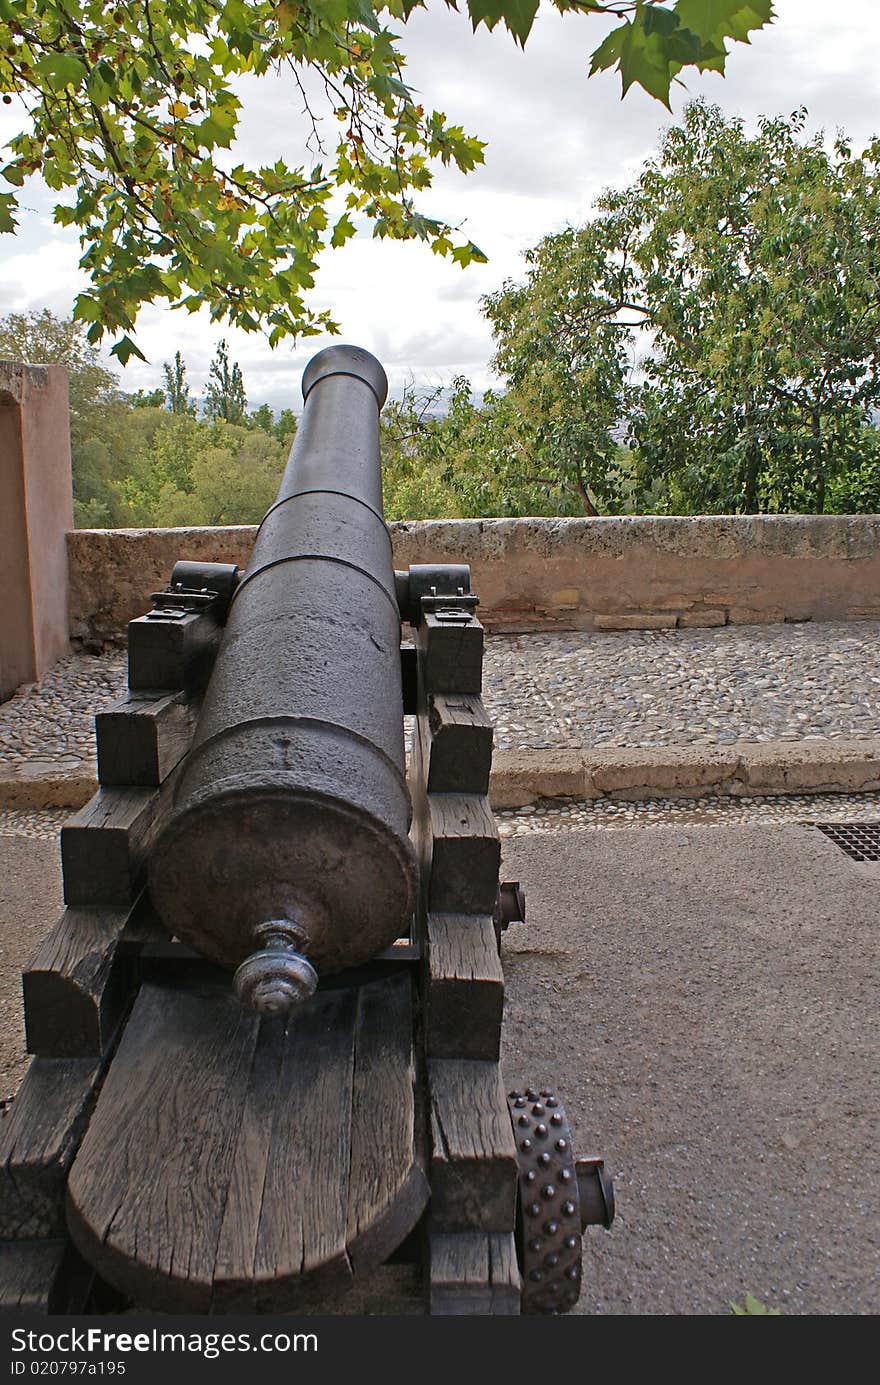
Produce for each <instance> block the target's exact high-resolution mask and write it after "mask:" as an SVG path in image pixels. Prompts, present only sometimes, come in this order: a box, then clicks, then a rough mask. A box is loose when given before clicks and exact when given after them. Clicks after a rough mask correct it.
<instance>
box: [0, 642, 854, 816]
mask: <svg viewBox="0 0 880 1385" xmlns="http://www.w3.org/2000/svg"><path fill="white" fill-rule="evenodd" d="M878 647H880V623H878V622H875V621H859V622H829V623H828V624H816V625H814V624H804V625H764V626H726V627H723V628H721V629H716V630H676V631H666V630H660V631H655V630H633V631H626V632H620V633H617V632H615V633H608V634H602V633H579V632H569V633H566V632H561V633H551V634H533V635H490V636H488V637H487V641H486V664H485V674H484V693H483V696H484V701H485V703H486V707H487V710H488V712H489V714H490V716H491V717H492V718H493V721H494V723H495V744H496V746H497V747H498V748H499V749H505V750H509V749H516V748H518V747H523V748H530V749H543V748H548V749H549V748H560V747H574V748H576V747H588V748H589V747H599V746H633V747H638V746H645V747H647V746H663V745H695V744H703V745H724V744H728V743H732V742H733V741H743V740H745V741H771V740H783V741H798V740H812V739H843V738H846V739H850V738H857V739H858V738H861V737H864V738H870V737H874V736H880V659H878ZM124 691H125V654H124V652H122V651H119V650H115V651H112V652H110V653H107V654H102V655H87V654H83V655H72V656H71V657H70V658H67V659H64V660H62V661H61V662H60V663H59V664H57V665H56V666H55V667H54V668H53V669H52V670H51V671H50V672H49V673H47V674H46V676H45V677H44V678H43V679H41V680H40V682H39V683H33V684H30V685H28V686H27V687H24V688H21V689H19V691H18V692H17V693H16V695H15V696H14V697H13V698H11V699H10V700H9V701H8V702H5V703H4V704H3V705H2V706H0V772H2V770H3V769H7V770H13V771H14V770H15V769H16V768H21V767H22V766H24V765H27V766H28V770H29V773H31V774H34V773H44V774H46V775H52V774H58V773H62V774H63V773H65V772H68V773H69V772H74V771H76V770H77V769H82V768H87V769H90V770H91V771H92V772H94V763H95V751H94V745H95V736H94V716H95V713H96V712H98V711H101V710H103V709H104V708H105V707H108V706H109V705H110V704H111V703H112V702H114V701H116V699H117V698H119V697H121V696H122V695H123V694H124ZM68 816H69V814H68V813H66V812H65V811H63V810H60V809H57V810H52V811H40V812H36V811H34V812H22V811H14V810H2V809H0V833H10V832H13V833H16V834H21V835H24V836H34V837H52V836H55V834H56V833H57V832H58V829H59V827H60V826H61V824H62V823H63V822H64V821H66V819H67V817H68ZM877 817H880V810H878V806H877V800H876V798H874V797H873V796H871V795H853V796H851V795H840V794H832V795H822V796H818V797H816V796H812V797H809V798H794V797H786V798H767V799H761V798H749V799H738V798H717V797H709V798H705V799H701V800H700V801H699V803H694V802H693V801H692V800H689V799H682V800H674V799H673V800H669V799H664V800H659V801H647V802H643V803H638V802H633V803H624V802H610V801H599V802H588V803H582V802H577V801H573V800H558V799H557V800H553V801H552V802H551V801H547V802H543V803H538V804H534V805H529V806H528V807H526V808H523V809H518V810H516V811H508V812H501V813H499V814H498V819H499V828H500V831H501V835H502V836H514V835H522V834H524V833H528V832H535V831H546V830H548V829H556V830H582V829H584V828H613V827H626V826H633V825H636V824H638V825H640V826H644V827H650V826H651V825H652V824H669V823H670V822H672V821H681V822H694V821H699V822H710V821H718V822H722V823H729V824H734V823H747V822H753V821H758V820H760V821H768V822H770V821H773V822H803V821H818V820H828V821H840V820H845V819H852V820H862V821H866V820H872V819H874V818H877Z"/></svg>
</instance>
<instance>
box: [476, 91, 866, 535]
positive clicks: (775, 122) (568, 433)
mask: <svg viewBox="0 0 880 1385" xmlns="http://www.w3.org/2000/svg"><path fill="white" fill-rule="evenodd" d="M805 120H806V112H805V111H803V110H801V111H798V112H796V113H795V114H794V115H793V116H791V117H790V118H789V119H782V118H777V119H765V120H762V121H761V122H760V124H759V129H758V132H757V134H756V135H754V136H747V135H746V133H745V129H744V125H743V122H742V121H741V120H738V119H730V120H728V119H725V117H724V116H723V114H722V113H721V111H720V110H719V109H718V108H717V107H713V106H708V105H706V104H704V103H702V102H693V103H691V104H690V105H689V106H688V107H687V108H686V110H685V113H684V119H683V123H682V124H681V125H680V126H676V127H673V128H672V129H670V130H669V131H668V132H667V134H666V136H665V138H664V140H663V143H662V146H661V149H660V151H659V154H658V155H657V157H656V158H654V159H652V160H651V161H649V162H648V163H647V164H646V166H645V168H644V170H643V172H642V174H641V176H640V177H639V178H638V179H637V180H636V182H635V183H634V184H633V185H632V186H631V187H629V188H627V189H625V190H624V191H622V192H614V193H608V194H606V195H605V196H604V197H603V198H602V199H600V202H599V204H598V214H597V216H596V217H595V218H594V219H593V220H592V221H591V222H590V223H589V224H588V225H587V226H585V227H583V228H581V229H579V230H572V229H569V230H567V231H565V232H563V233H561V234H560V235H557V236H551V237H547V238H546V239H545V240H544V241H542V242H541V243H540V245H539V246H538V247H537V248H536V249H535V250H533V251H532V252H531V253H530V255H529V256H528V261H529V266H530V268H529V273H528V276H527V279H526V282H525V283H524V284H522V285H511V284H508V285H505V287H504V289H503V290H502V291H501V292H500V293H498V294H496V295H493V296H491V297H490V298H489V299H488V300H487V301H486V311H487V313H488V314H489V316H490V318H491V320H492V323H493V327H494V330H495V333H496V337H497V340H498V356H497V361H498V364H499V366H500V368H501V369H502V370H504V371H505V372H506V373H507V375H508V378H509V379H510V382H511V394H512V395H513V397H514V400H515V402H516V405H517V407H518V408H519V410H520V412H521V414H522V415H523V418H524V419H525V420H526V421H527V425H528V429H529V434H530V443H529V445H530V449H531V453H532V456H533V458H534V459H535V460H536V461H538V462H543V463H545V464H547V465H548V466H549V467H550V468H552V470H553V471H555V473H556V474H558V476H559V477H560V478H561V479H562V480H563V481H564V482H565V484H566V486H567V487H568V488H571V486H575V487H579V486H580V481H579V479H578V475H577V470H578V468H579V469H580V472H581V480H582V481H583V482H584V483H585V485H586V487H587V490H588V492H589V497H590V498H592V500H594V501H595V502H596V507H598V505H599V502H600V501H604V503H605V506H606V507H607V508H609V509H613V508H616V507H619V506H620V505H621V504H622V503H625V502H624V496H625V492H626V487H627V484H630V483H632V482H633V481H634V482H635V484H636V488H637V489H638V487H639V486H641V487H642V489H643V492H644V493H645V494H648V493H650V496H651V502H652V503H653V504H655V505H658V506H659V507H660V508H662V509H669V510H684V511H685V512H687V511H731V510H732V511H747V512H753V511H756V510H770V511H778V510H818V511H821V510H823V509H825V508H827V506H828V504H829V503H835V504H836V503H838V502H839V501H840V498H841V497H842V495H843V494H844V493H845V491H846V488H845V487H843V488H841V486H840V485H839V484H838V480H839V478H840V477H842V476H845V475H846V474H847V472H848V470H849V468H850V467H851V466H853V465H854V464H856V463H857V462H859V461H860V459H864V457H865V436H866V435H865V428H866V426H867V425H868V423H869V421H870V418H871V413H872V410H874V409H876V407H877V405H878V402H880V371H878V362H880V307H878V298H877V285H878V282H880V141H877V140H874V141H872V142H871V144H870V145H869V147H868V148H867V150H865V151H864V153H862V154H860V155H854V154H853V152H852V150H851V148H850V146H849V144H848V143H847V141H846V140H845V139H843V138H842V137H838V139H837V140H836V141H835V143H834V145H833V147H832V148H831V149H830V150H829V149H827V148H826V146H825V143H824V140H823V138H822V136H821V135H816V136H814V137H812V138H810V139H807V138H805V137H804V124H805ZM640 350H641V351H643V352H644V354H643V355H642V356H641V358H639V354H638V353H639V351H640ZM636 365H637V366H638V370H637V371H636V370H635V367H636ZM624 417H628V419H629V435H630V441H631V442H632V443H633V444H634V445H635V446H636V447H637V449H638V450H637V453H636V455H635V456H634V458H633V460H632V463H631V465H630V466H629V467H628V468H627V467H621V464H620V457H619V452H617V448H616V444H617V442H619V440H620V428H619V424H620V421H621V420H622V419H623V418H624ZM627 477H628V478H629V480H627ZM658 485H659V486H660V487H661V491H662V494H658ZM849 493H852V491H850V492H849ZM585 508H587V510H588V512H589V505H587V504H586V503H585Z"/></svg>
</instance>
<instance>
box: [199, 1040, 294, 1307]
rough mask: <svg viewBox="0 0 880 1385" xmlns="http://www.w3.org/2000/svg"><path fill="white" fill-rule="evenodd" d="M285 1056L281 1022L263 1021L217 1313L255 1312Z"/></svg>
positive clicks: (223, 1241)
mask: <svg viewBox="0 0 880 1385" xmlns="http://www.w3.org/2000/svg"><path fill="white" fill-rule="evenodd" d="M283 1055H284V1022H283V1020H270V1021H264V1022H263V1023H262V1024H261V1025H260V1029H259V1033H258V1036H257V1045H256V1049H255V1051H254V1061H253V1065H252V1067H251V1071H250V1077H249V1080H248V1087H247V1093H246V1096H245V1101H244V1106H243V1109H242V1115H241V1126H240V1129H239V1132H238V1138H237V1140H236V1144H235V1153H234V1156H233V1163H232V1170H231V1175H230V1181H229V1196H228V1197H227V1199H226V1205H225V1207H224V1209H223V1215H222V1219H221V1223H220V1235H219V1240H218V1243H217V1254H216V1257H215V1262H214V1286H213V1296H212V1301H211V1308H212V1311H213V1312H215V1313H254V1312H256V1311H257V1303H256V1292H255V1285H254V1265H255V1262H256V1257H257V1242H258V1238H259V1232H260V1214H261V1211H262V1207H263V1196H264V1191H265V1187H266V1180H267V1177H268V1164H269V1153H270V1146H271V1131H272V1124H273V1120H274V1116H275V1104H276V1102H277V1100H278V1084H279V1080H280V1076H281V1064H282V1059H283Z"/></svg>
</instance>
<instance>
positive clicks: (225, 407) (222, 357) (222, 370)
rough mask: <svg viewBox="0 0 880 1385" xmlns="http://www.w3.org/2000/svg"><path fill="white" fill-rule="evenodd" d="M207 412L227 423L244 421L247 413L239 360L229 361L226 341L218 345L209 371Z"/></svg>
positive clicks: (210, 416)
mask: <svg viewBox="0 0 880 1385" xmlns="http://www.w3.org/2000/svg"><path fill="white" fill-rule="evenodd" d="M205 413H206V414H207V416H208V417H209V418H222V419H225V420H226V422H227V423H242V422H243V421H244V417H245V414H246V413H247V396H246V394H245V392H244V380H243V378H242V374H241V367H240V366H239V364H238V361H233V362H232V364H231V365H230V363H229V350H228V347H227V345H226V342H225V341H221V342H220V343H219V345H218V347H217V354H216V356H215V357H214V359H213V361H212V362H211V369H210V371H209V372H208V384H207V388H206V389H205Z"/></svg>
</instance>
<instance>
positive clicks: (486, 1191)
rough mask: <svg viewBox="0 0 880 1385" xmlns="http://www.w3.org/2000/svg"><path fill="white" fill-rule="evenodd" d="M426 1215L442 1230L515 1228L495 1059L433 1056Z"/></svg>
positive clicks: (506, 1125)
mask: <svg viewBox="0 0 880 1385" xmlns="http://www.w3.org/2000/svg"><path fill="white" fill-rule="evenodd" d="M428 1084H429V1089H430V1106H431V1146H432V1149H431V1165H430V1176H431V1215H432V1220H433V1222H434V1225H435V1227H436V1228H437V1229H438V1230H442V1231H504V1232H507V1231H513V1229H514V1218H515V1211H516V1179H517V1159H516V1146H515V1144H514V1140H513V1131H512V1130H511V1126H510V1117H509V1115H508V1111H507V1100H506V1097H505V1094H504V1089H503V1087H502V1085H501V1070H500V1068H499V1066H498V1064H497V1063H480V1062H470V1061H460V1060H457V1059H447V1058H444V1059H431V1060H430V1061H429V1063H428Z"/></svg>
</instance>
